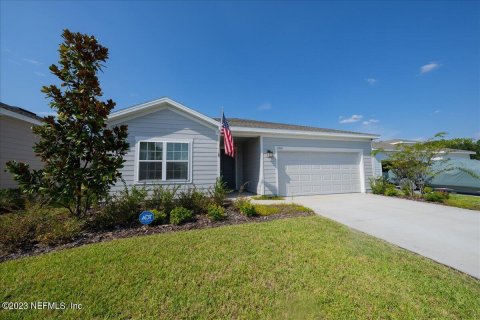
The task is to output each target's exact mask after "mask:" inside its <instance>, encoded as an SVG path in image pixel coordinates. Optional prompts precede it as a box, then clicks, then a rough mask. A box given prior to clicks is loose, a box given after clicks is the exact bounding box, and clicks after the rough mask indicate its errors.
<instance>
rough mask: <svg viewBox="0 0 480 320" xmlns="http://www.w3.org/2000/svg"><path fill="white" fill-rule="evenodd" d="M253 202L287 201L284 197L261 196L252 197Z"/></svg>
mask: <svg viewBox="0 0 480 320" xmlns="http://www.w3.org/2000/svg"><path fill="white" fill-rule="evenodd" d="M252 199H253V200H283V199H285V198H284V197H280V196H272V195H269V196H267V195H260V196H254V197H252Z"/></svg>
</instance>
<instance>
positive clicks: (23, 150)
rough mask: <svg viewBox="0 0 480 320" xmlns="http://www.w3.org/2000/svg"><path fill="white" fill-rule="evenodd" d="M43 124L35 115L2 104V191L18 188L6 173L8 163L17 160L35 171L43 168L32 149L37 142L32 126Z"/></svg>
mask: <svg viewBox="0 0 480 320" xmlns="http://www.w3.org/2000/svg"><path fill="white" fill-rule="evenodd" d="M41 123H42V118H41V117H39V116H37V115H36V114H35V113H33V112H30V111H28V110H25V109H22V108H19V107H13V106H9V105H7V104H5V103H1V102H0V189H4V188H15V187H17V183H16V182H15V181H14V180H13V177H12V175H11V174H10V173H9V172H5V168H6V162H8V161H10V160H16V161H19V162H25V163H28V164H30V168H33V169H40V168H41V167H42V162H41V161H40V158H38V157H37V156H35V153H34V152H33V149H32V148H33V145H34V144H35V142H36V141H37V136H36V135H35V134H34V133H33V132H32V126H35V125H40V124H41Z"/></svg>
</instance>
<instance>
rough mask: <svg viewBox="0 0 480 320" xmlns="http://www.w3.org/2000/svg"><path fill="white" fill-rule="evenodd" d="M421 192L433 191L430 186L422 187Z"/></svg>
mask: <svg viewBox="0 0 480 320" xmlns="http://www.w3.org/2000/svg"><path fill="white" fill-rule="evenodd" d="M423 192H424V193H430V192H433V189H432V188H431V187H425V188H423Z"/></svg>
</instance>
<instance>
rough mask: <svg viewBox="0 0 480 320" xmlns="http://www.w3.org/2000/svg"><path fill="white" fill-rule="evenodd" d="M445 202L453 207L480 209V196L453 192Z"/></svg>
mask: <svg viewBox="0 0 480 320" xmlns="http://www.w3.org/2000/svg"><path fill="white" fill-rule="evenodd" d="M444 203H445V204H447V205H449V206H452V207H459V208H465V209H472V210H480V197H479V196H469V195H464V194H453V193H451V194H450V197H449V199H447V200H445V201H444Z"/></svg>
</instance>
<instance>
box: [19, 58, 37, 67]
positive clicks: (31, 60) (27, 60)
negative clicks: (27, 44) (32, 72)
mask: <svg viewBox="0 0 480 320" xmlns="http://www.w3.org/2000/svg"><path fill="white" fill-rule="evenodd" d="M23 61H26V62H28V63H31V64H34V65H36V66H38V65H40V64H41V63H40V61H37V60H33V59H27V58H23Z"/></svg>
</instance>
